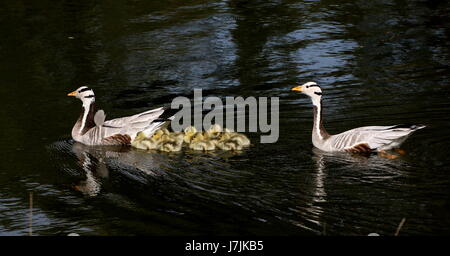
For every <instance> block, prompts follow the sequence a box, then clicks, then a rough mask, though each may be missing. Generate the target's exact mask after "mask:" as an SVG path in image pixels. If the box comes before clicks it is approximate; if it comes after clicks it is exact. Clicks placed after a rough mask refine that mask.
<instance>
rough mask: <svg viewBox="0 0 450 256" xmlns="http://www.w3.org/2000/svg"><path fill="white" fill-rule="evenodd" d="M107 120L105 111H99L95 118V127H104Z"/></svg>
mask: <svg viewBox="0 0 450 256" xmlns="http://www.w3.org/2000/svg"><path fill="white" fill-rule="evenodd" d="M105 118H106V115H105V111H103V110H99V111H97V113H95V116H94V123H95V125H96V126H102V125H103V123H104V122H105Z"/></svg>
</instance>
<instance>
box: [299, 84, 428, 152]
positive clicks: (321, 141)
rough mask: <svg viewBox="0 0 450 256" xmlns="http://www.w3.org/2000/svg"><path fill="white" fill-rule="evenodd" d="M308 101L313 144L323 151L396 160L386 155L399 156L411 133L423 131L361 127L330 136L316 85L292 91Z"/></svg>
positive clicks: (398, 126)
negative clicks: (303, 96) (370, 154)
mask: <svg viewBox="0 0 450 256" xmlns="http://www.w3.org/2000/svg"><path fill="white" fill-rule="evenodd" d="M291 90H292V91H295V92H300V93H302V94H305V95H307V96H309V97H310V98H311V101H312V104H313V115H314V120H313V129H312V143H313V145H314V146H315V147H316V148H318V149H320V150H323V151H327V152H333V151H347V152H351V153H370V152H379V153H380V154H381V155H382V156H385V157H387V158H396V155H392V154H389V153H387V152H386V150H394V151H396V152H398V153H400V154H403V153H404V151H403V150H401V149H400V148H399V147H400V145H401V144H402V143H403V142H404V141H405V140H406V139H407V138H408V136H409V135H411V134H412V133H413V132H414V131H417V130H419V129H422V128H424V127H425V126H424V125H391V126H364V127H359V128H355V129H352V130H348V131H345V132H342V133H339V134H335V135H331V134H329V133H328V132H327V131H326V130H325V128H324V126H323V123H322V122H323V118H322V109H323V108H322V89H321V88H320V86H319V85H318V84H317V83H315V82H307V83H305V84H303V85H299V86H296V87H294V88H292V89H291Z"/></svg>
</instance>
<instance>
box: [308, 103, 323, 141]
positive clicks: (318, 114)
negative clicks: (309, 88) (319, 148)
mask: <svg viewBox="0 0 450 256" xmlns="http://www.w3.org/2000/svg"><path fill="white" fill-rule="evenodd" d="M311 99H312V103H313V106H314V107H315V110H314V111H315V113H314V125H313V133H314V135H315V136H317V138H319V139H321V140H323V139H324V138H323V136H322V132H321V131H320V129H321V128H322V127H321V125H322V102H321V97H320V96H319V97H312V98H311Z"/></svg>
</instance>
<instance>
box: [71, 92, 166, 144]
mask: <svg viewBox="0 0 450 256" xmlns="http://www.w3.org/2000/svg"><path fill="white" fill-rule="evenodd" d="M67 96H75V97H76V98H78V99H80V100H81V101H82V102H83V106H82V111H81V115H80V117H79V118H78V120H77V122H76V123H75V125H74V126H73V129H72V138H73V139H74V140H75V141H78V142H80V143H83V144H85V145H126V144H130V143H131V142H132V141H133V140H134V138H135V137H136V134H137V133H138V132H143V133H144V134H145V136H150V135H152V134H153V133H154V132H155V131H156V130H158V129H159V128H160V127H161V126H162V125H163V124H164V123H165V122H166V121H168V120H169V119H170V118H169V119H164V118H161V115H162V114H163V112H164V111H165V110H166V109H164V108H162V107H161V108H157V109H153V110H149V111H146V112H143V113H140V114H136V115H133V116H127V117H121V118H116V119H112V120H109V121H105V112H104V111H103V110H99V111H96V109H95V95H94V91H93V90H92V89H90V88H88V87H87V86H82V87H80V88H78V89H77V90H75V91H73V92H71V93H69V94H67Z"/></svg>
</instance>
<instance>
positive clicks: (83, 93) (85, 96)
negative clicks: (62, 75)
mask: <svg viewBox="0 0 450 256" xmlns="http://www.w3.org/2000/svg"><path fill="white" fill-rule="evenodd" d="M67 96H74V97H75V98H78V99H80V100H81V101H82V102H83V105H86V106H88V105H90V104H91V103H93V102H95V94H94V91H93V90H92V89H90V88H88V87H87V86H81V87H80V88H78V89H76V90H75V91H73V92H71V93H69V94H67Z"/></svg>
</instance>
